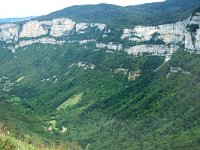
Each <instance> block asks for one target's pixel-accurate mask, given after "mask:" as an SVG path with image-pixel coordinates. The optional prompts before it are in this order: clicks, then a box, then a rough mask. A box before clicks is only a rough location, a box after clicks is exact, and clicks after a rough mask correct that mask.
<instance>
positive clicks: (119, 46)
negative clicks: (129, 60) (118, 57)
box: [96, 42, 123, 51]
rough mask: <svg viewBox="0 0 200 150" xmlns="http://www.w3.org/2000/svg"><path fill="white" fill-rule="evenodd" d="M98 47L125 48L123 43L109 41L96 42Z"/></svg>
mask: <svg viewBox="0 0 200 150" xmlns="http://www.w3.org/2000/svg"><path fill="white" fill-rule="evenodd" d="M96 47H97V48H107V49H110V50H118V51H120V50H123V45H122V44H114V43H112V42H109V43H108V44H104V43H96Z"/></svg>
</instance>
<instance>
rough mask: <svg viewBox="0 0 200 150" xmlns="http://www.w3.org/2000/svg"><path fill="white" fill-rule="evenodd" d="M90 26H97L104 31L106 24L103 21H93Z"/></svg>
mask: <svg viewBox="0 0 200 150" xmlns="http://www.w3.org/2000/svg"><path fill="white" fill-rule="evenodd" d="M90 27H92V28H93V27H97V29H99V30H100V31H103V30H104V29H105V28H106V25H105V24H102V23H91V24H90Z"/></svg>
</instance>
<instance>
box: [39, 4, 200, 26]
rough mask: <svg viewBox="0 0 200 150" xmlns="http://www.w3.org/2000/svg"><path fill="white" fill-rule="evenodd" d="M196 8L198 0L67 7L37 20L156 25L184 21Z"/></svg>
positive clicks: (114, 24) (118, 24) (112, 24)
mask: <svg viewBox="0 0 200 150" xmlns="http://www.w3.org/2000/svg"><path fill="white" fill-rule="evenodd" d="M198 6H200V1H199V0H176V1H174V0H167V1H165V2H160V3H149V4H143V5H136V6H127V7H121V6H116V5H110V4H99V5H82V6H72V7H67V8H65V9H63V10H59V11H56V12H53V13H50V14H49V15H46V16H42V17H39V18H40V19H52V18H57V17H68V18H70V19H72V20H75V21H77V22H100V23H106V24H109V25H111V26H121V27H124V26H125V27H127V26H133V25H141V24H142V25H157V24H165V23H172V22H176V21H180V20H184V19H186V18H187V17H188V16H189V14H190V13H191V11H192V10H194V8H196V7H198Z"/></svg>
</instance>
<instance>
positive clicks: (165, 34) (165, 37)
mask: <svg viewBox="0 0 200 150" xmlns="http://www.w3.org/2000/svg"><path fill="white" fill-rule="evenodd" d="M199 27H200V13H196V14H194V15H193V16H190V17H189V18H188V19H187V20H185V21H182V22H177V23H173V24H166V25H159V26H136V27H135V28H133V29H124V30H123V34H122V36H121V39H122V40H124V39H128V40H129V41H135V42H144V41H150V40H151V39H157V40H158V39H159V40H162V41H163V42H164V43H166V44H171V45H177V44H179V43H181V42H183V43H184V44H185V48H186V49H189V50H191V51H197V52H198V51H200V29H199ZM150 47H151V46H150ZM136 48H137V47H136ZM149 50H150V51H151V48H150V49H149ZM145 51H146V50H145Z"/></svg>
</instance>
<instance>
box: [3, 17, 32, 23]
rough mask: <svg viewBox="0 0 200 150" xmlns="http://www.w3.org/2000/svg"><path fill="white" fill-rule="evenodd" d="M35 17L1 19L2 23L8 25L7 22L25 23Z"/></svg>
mask: <svg viewBox="0 0 200 150" xmlns="http://www.w3.org/2000/svg"><path fill="white" fill-rule="evenodd" d="M30 18H33V17H22V18H0V23H7V22H16V21H24V20H29V19H30Z"/></svg>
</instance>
